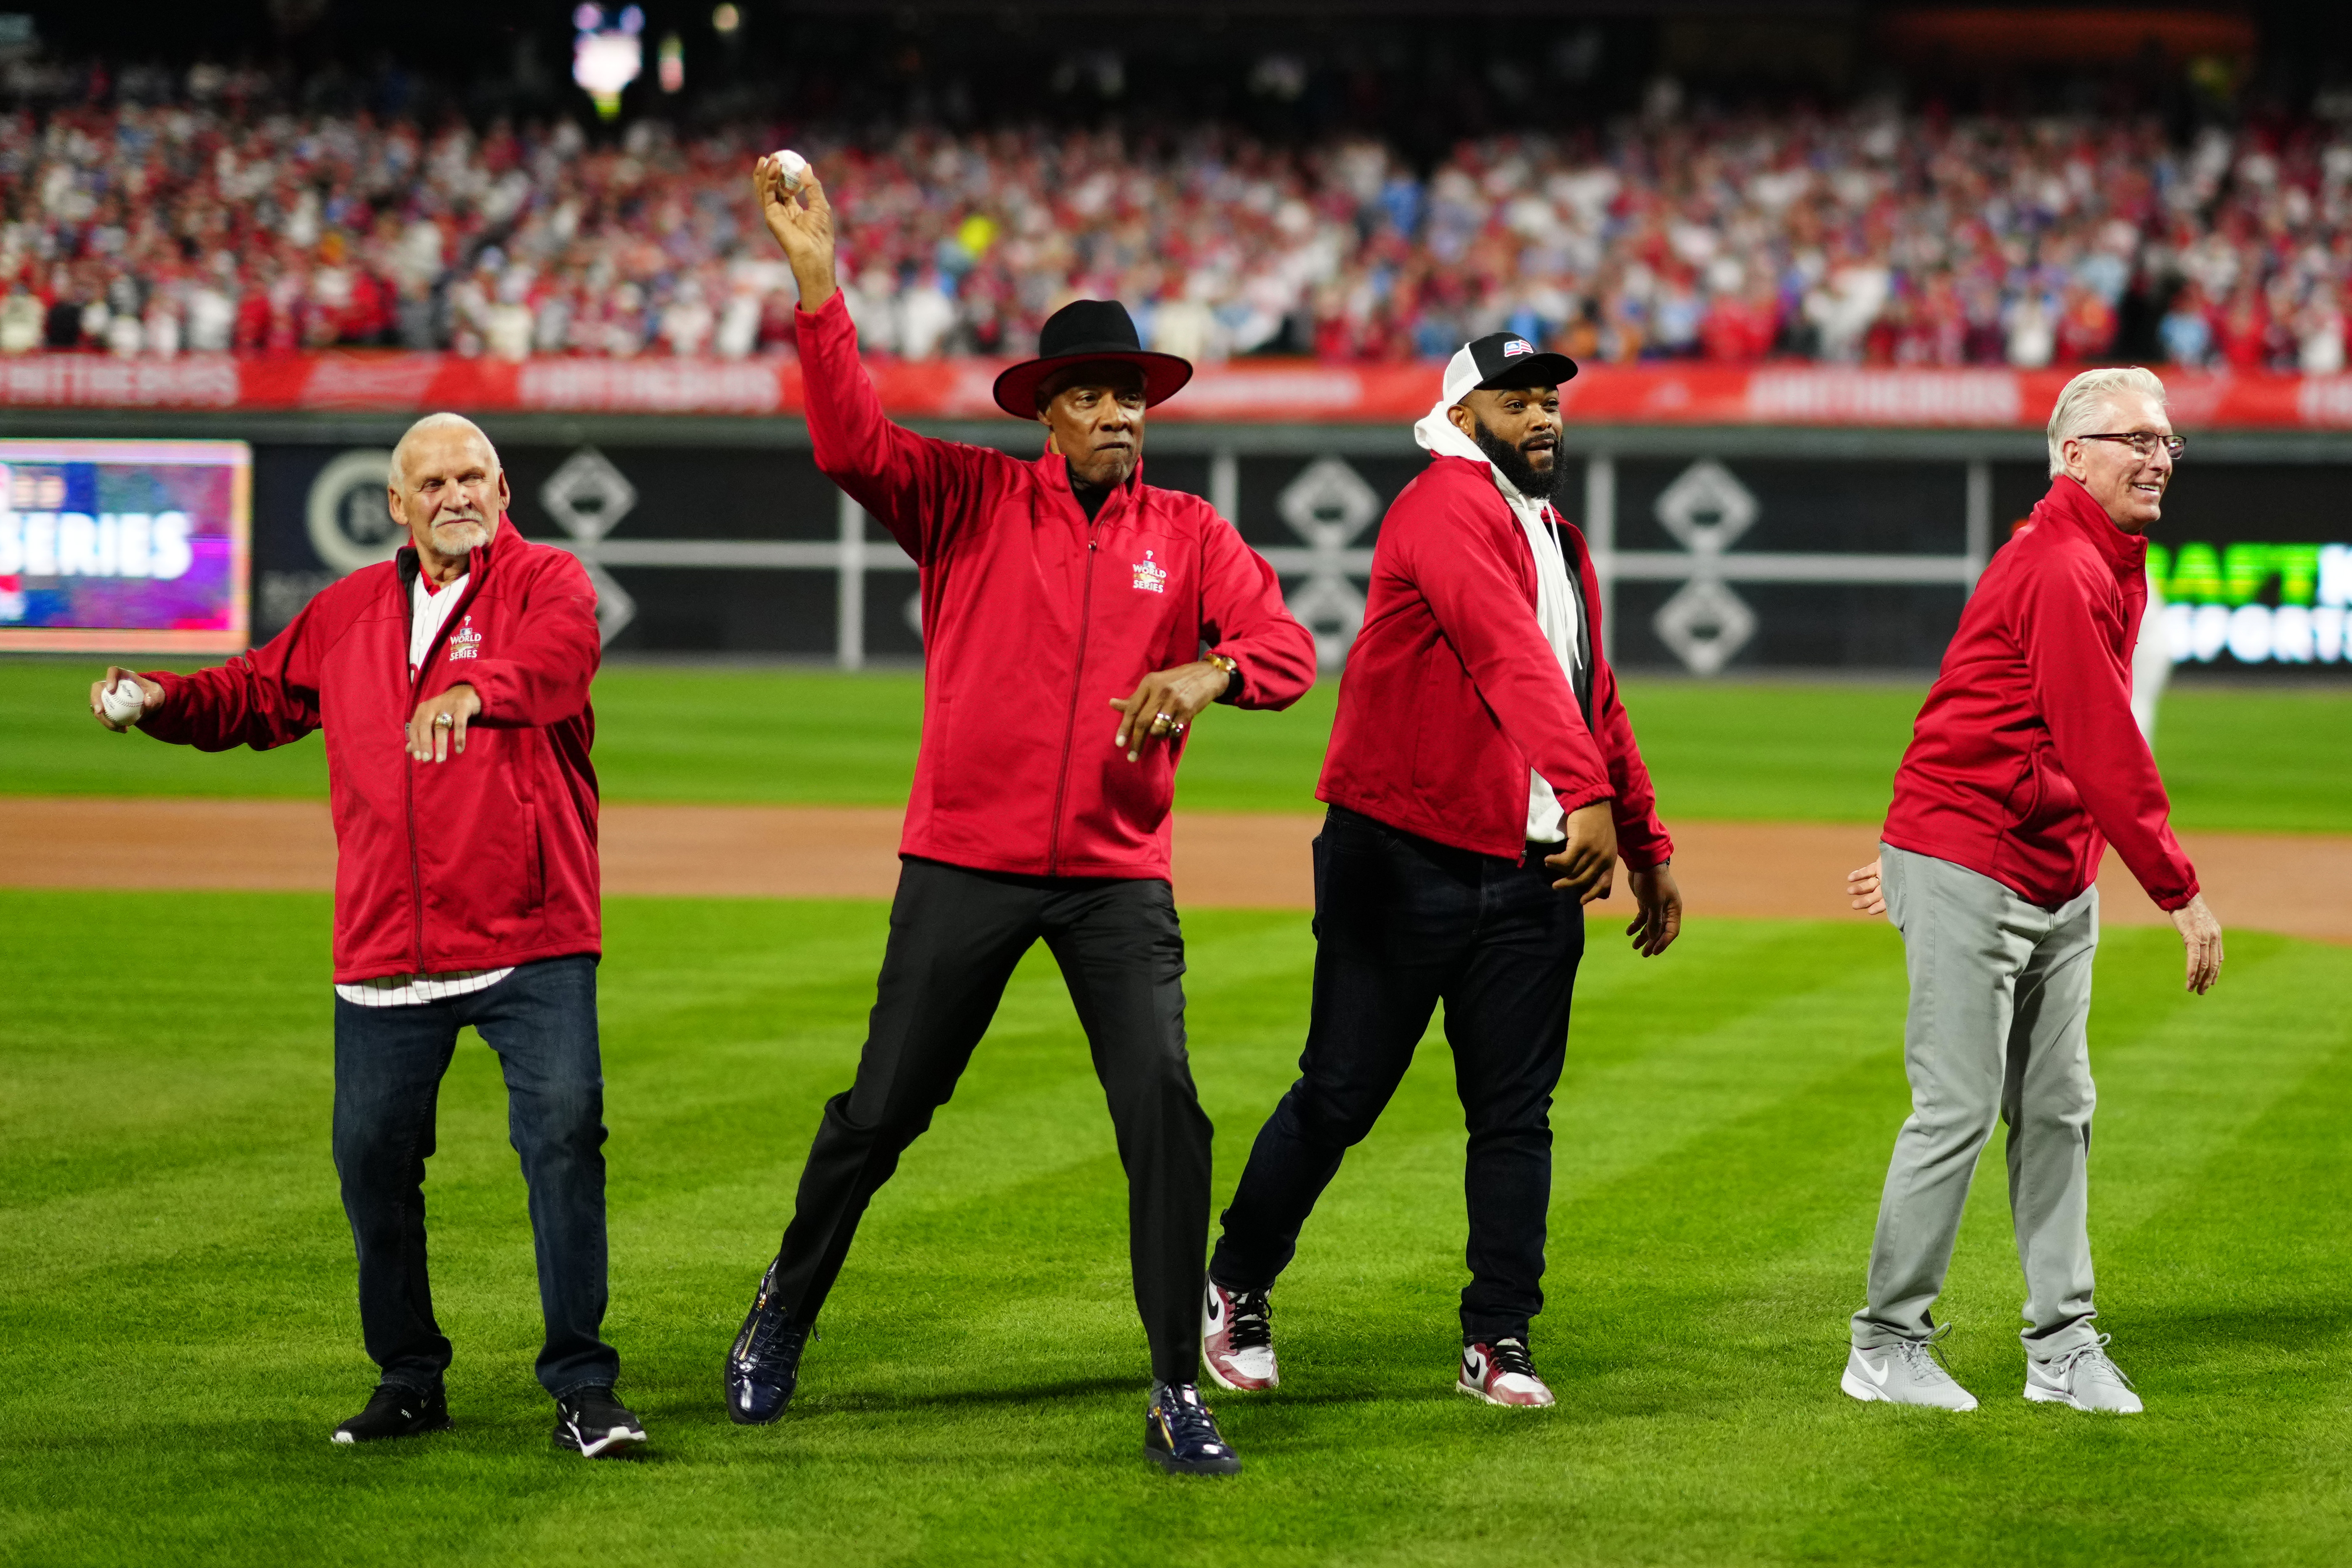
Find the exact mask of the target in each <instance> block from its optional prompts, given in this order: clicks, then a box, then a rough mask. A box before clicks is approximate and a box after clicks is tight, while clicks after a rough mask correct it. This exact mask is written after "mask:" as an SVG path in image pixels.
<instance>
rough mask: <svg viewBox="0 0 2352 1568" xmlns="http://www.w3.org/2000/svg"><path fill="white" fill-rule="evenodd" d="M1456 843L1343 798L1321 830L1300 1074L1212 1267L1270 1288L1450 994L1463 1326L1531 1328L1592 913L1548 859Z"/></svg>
mask: <svg viewBox="0 0 2352 1568" xmlns="http://www.w3.org/2000/svg"><path fill="white" fill-rule="evenodd" d="M1558 848H1559V847H1558V846H1557V845H1541V846H1538V845H1529V846H1528V851H1527V853H1526V854H1525V855H1524V856H1523V857H1522V858H1520V859H1519V860H1517V862H1514V861H1510V860H1505V859H1499V858H1495V857H1492V856H1486V855H1478V854H1474V853H1472V852H1470V851H1468V850H1465V849H1454V848H1449V847H1446V846H1444V845H1442V844H1437V843H1433V842H1432V841H1430V840H1429V839H1426V838H1422V837H1417V836H1415V835H1413V834H1410V833H1403V832H1400V831H1398V830H1397V829H1395V828H1392V827H1389V826H1385V825H1383V824H1381V823H1379V822H1375V821H1374V820H1372V819H1371V818H1370V817H1369V816H1361V815H1360V814H1359V813H1356V812H1352V811H1349V810H1347V809H1346V808H1345V807H1342V806H1336V805H1335V806H1333V807H1332V808H1331V810H1330V814H1329V816H1328V817H1327V818H1326V819H1325V822H1324V826H1323V831H1322V833H1321V834H1320V835H1319V836H1318V837H1317V838H1316V840H1315V932H1316V937H1317V947H1316V952H1315V1000H1314V1014H1313V1017H1312V1020H1311V1021H1310V1022H1309V1024H1308V1026H1307V1049H1306V1052H1305V1054H1304V1055H1302V1056H1301V1057H1300V1058H1298V1071H1299V1077H1298V1081H1297V1083H1294V1084H1292V1085H1291V1086H1290V1090H1289V1092H1288V1093H1286V1094H1285V1095H1284V1096H1283V1097H1282V1101H1281V1103H1280V1104H1278V1105H1276V1107H1275V1110H1274V1114H1273V1115H1272V1116H1270V1117H1268V1118H1267V1119H1266V1123H1265V1127H1264V1128H1263V1129H1262V1130H1261V1131H1259V1133H1258V1135H1257V1142H1255V1144H1254V1145H1252V1147H1251V1149H1250V1157H1249V1163H1248V1165H1247V1166H1246V1167H1245V1168H1244V1170H1243V1172H1242V1179H1241V1185H1240V1187H1239V1188H1238V1189H1237V1190H1236V1191H1235V1192H1234V1201H1233V1206H1232V1207H1230V1208H1228V1209H1227V1210H1225V1213H1224V1216H1223V1218H1224V1234H1223V1237H1220V1238H1219V1240H1218V1242H1217V1251H1216V1256H1215V1257H1214V1258H1212V1259H1211V1260H1210V1264H1209V1273H1210V1275H1211V1276H1212V1277H1213V1279H1216V1280H1217V1281H1218V1283H1220V1284H1222V1285H1224V1286H1227V1287H1228V1288H1232V1289H1252V1290H1263V1289H1267V1288H1268V1287H1270V1286H1272V1285H1273V1283H1274V1281H1275V1279H1276V1277H1277V1276H1279V1275H1280V1274H1281V1272H1282V1271H1283V1269H1285V1268H1287V1267H1289V1264H1290V1259H1291V1258H1292V1256H1293V1254H1294V1253H1295V1252H1296V1251H1297V1245H1298V1232H1299V1228H1300V1227H1301V1226H1304V1225H1305V1224H1306V1223H1307V1215H1309V1214H1310V1213H1312V1212H1313V1210H1314V1207H1315V1200H1316V1199H1317V1198H1318V1197H1320V1196H1321V1195H1322V1193H1323V1189H1324V1188H1325V1187H1326V1186H1328V1184H1330V1181H1331V1178H1332V1177H1333V1176H1334V1175H1336V1174H1338V1173H1339V1161H1340V1159H1341V1157H1342V1156H1343V1155H1345V1154H1346V1152H1348V1150H1349V1149H1350V1148H1352V1147H1354V1146H1355V1145H1356V1144H1357V1143H1360V1142H1362V1141H1363V1139H1364V1137H1365V1135H1366V1134H1367V1133H1369V1132H1370V1131H1371V1130H1372V1123H1373V1122H1374V1121H1376V1120H1378V1119H1379V1117H1380V1114H1381V1110H1382V1109H1383V1108H1384V1107H1386V1106H1387V1104H1388V1102H1389V1098H1390V1096H1391V1095H1393V1094H1394V1093H1395V1092H1396V1088H1397V1085H1398V1084H1399V1083H1401V1082H1402V1081H1403V1079H1404V1074H1405V1068H1408V1067H1409V1066H1411V1065H1412V1053H1413V1048H1414V1047H1415V1046H1417V1045H1418V1044H1420V1041H1421V1037H1422V1035H1423V1032H1424V1031H1425V1030H1426V1029H1427V1028H1428V1027H1429V1016H1430V1014H1431V1013H1432V1011H1433V1010H1434V1009H1435V1007H1436V1005H1437V1004H1438V1003H1439V1002H1440V1001H1441V1000H1442V1001H1444V1004H1445V1038H1446V1041H1447V1043H1448V1044H1450V1045H1451V1046H1452V1047H1454V1088H1455V1090H1456V1091H1457V1092H1458V1093H1459V1094H1460V1095H1461V1097H1462V1108H1463V1111H1464V1117H1465V1122H1466V1123H1467V1126H1468V1129H1469V1135H1470V1142H1469V1154H1468V1160H1467V1166H1466V1170H1465V1174H1464V1183H1463V1184H1464V1187H1465V1192H1466V1195H1467V1197H1468V1200H1469V1210H1470V1242H1469V1247H1468V1251H1467V1261H1468V1263H1469V1266H1470V1283H1469V1286H1468V1287H1467V1288H1466V1289H1464V1291H1463V1292H1462V1336H1463V1342H1464V1343H1465V1344H1467V1343H1470V1342H1486V1343H1492V1342H1494V1341H1496V1340H1497V1339H1502V1338H1507V1337H1510V1336H1514V1335H1516V1336H1519V1337H1521V1338H1524V1337H1525V1336H1526V1334H1527V1331H1528V1320H1529V1319H1531V1318H1533V1317H1534V1316H1535V1315H1536V1314H1537V1313H1538V1312H1539V1311H1541V1310H1543V1269H1544V1228H1545V1222H1546V1214H1547V1211H1548V1210H1549V1207H1550V1205H1551V1121H1550V1113H1551V1091H1552V1090H1553V1089H1555V1088H1556V1087H1558V1085H1559V1072H1560V1063H1561V1058H1563V1056H1564V1055H1565V1053H1566V1050H1567V1045H1568V1010H1569V997H1570V993H1571V992H1572V991H1573V990H1574V988H1575V984H1576V968H1577V964H1578V963H1579V962H1580V960H1581V959H1582V958H1583V956H1584V914H1583V910H1582V908H1581V907H1580V905H1579V904H1578V903H1577V901H1576V900H1575V898H1574V897H1573V896H1572V895H1570V894H1568V893H1561V892H1555V891H1553V890H1552V887H1551V883H1552V881H1553V879H1554V877H1555V875H1556V874H1555V873H1554V872H1553V871H1552V870H1551V869H1550V868H1548V867H1546V866H1545V865H1544V864H1543V860H1542V856H1543V854H1544V853H1546V852H1548V851H1549V852H1553V853H1557V851H1558Z"/></svg>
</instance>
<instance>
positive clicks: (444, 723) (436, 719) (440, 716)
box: [433, 713, 457, 730]
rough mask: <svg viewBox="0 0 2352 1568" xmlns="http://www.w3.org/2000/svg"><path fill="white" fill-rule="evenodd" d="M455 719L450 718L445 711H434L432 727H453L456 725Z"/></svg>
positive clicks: (441, 728)
mask: <svg viewBox="0 0 2352 1568" xmlns="http://www.w3.org/2000/svg"><path fill="white" fill-rule="evenodd" d="M433 727H434V728H435V729H436V730H449V729H455V728H456V727H457V721H456V720H455V719H452V718H451V717H449V715H448V714H446V713H436V714H435V715H433Z"/></svg>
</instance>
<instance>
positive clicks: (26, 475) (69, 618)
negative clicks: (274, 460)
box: [0, 440, 253, 653]
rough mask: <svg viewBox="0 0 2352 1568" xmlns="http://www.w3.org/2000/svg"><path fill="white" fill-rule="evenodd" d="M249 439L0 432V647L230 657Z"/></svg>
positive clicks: (241, 596) (249, 496)
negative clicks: (36, 436)
mask: <svg viewBox="0 0 2352 1568" xmlns="http://www.w3.org/2000/svg"><path fill="white" fill-rule="evenodd" d="M252 506H253V449H252V448H251V447H247V445H246V444H245V443H244V442H242V441H5V440H0V651H9V650H17V649H45V648H46V649H89V650H96V651H108V652H122V653H238V652H242V651H243V650H244V648H245V647H246V637H247V616H246V577H247V574H246V555H247V549H248V547H249V542H250V534H251V527H252Z"/></svg>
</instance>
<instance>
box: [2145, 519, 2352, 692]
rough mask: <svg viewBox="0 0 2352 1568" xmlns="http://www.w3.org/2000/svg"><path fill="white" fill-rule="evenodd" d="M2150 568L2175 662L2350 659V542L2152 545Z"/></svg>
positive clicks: (2166, 639)
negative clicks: (2346, 626)
mask: <svg viewBox="0 0 2352 1568" xmlns="http://www.w3.org/2000/svg"><path fill="white" fill-rule="evenodd" d="M2147 569H2148V574H2149V575H2150V576H2151V577H2153V578H2154V579H2155V581H2156V584H2157V586H2158V588H2159V589H2160V590H2161V591H2162V592H2163V594H2164V597H2165V609H2164V641H2165V646H2166V647H2167V648H2168V649H2169V650H2170V651H2171V654H2172V658H2173V662H2174V663H2176V664H2178V663H2181V662H2184V661H2186V660H2189V659H2195V660H2197V661H2198V662H2199V663H2201V664H2210V663H2211V662H2212V661H2213V660H2214V659H2216V658H2220V657H2221V655H2222V654H2224V653H2227V654H2228V655H2229V656H2230V657H2231V658H2233V659H2236V660H2237V661H2238V662H2239V663H2241V664H2336V663H2338V662H2342V661H2344V659H2345V657H2346V650H2345V646H2344V621H2345V615H2346V612H2347V608H2352V544H2265V543H2259V542H2246V541H2241V542H2236V543H2231V544H2223V545H2218V546H2217V545H2212V544H2201V543H2188V544H2183V545H2181V546H2179V548H2178V549H2168V548H2167V547H2166V546H2164V545H2161V544H2151V545H2149V546H2148V547H2147ZM2270 597H2274V598H2275V600H2276V603H2268V602H2265V601H2266V599H2267V598H2270Z"/></svg>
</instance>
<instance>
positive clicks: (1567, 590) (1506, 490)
mask: <svg viewBox="0 0 2352 1568" xmlns="http://www.w3.org/2000/svg"><path fill="white" fill-rule="evenodd" d="M1449 406H1451V405H1449V404H1447V403H1446V401H1445V400H1444V398H1442V397H1441V398H1440V399H1438V401H1437V402H1436V404H1435V405H1433V406H1432V407H1431V408H1430V411H1429V412H1428V413H1427V414H1425V415H1423V416H1422V418H1421V422H1420V423H1419V424H1417V425H1415V426H1413V427H1412V438H1413V439H1414V440H1415V441H1418V442H1419V443H1420V444H1421V446H1422V448H1423V450H1424V451H1426V452H1428V453H1429V454H1430V455H1431V456H1432V457H1439V458H1467V459H1468V460H1469V461H1471V462H1474V463H1477V464H1479V465H1481V466H1482V467H1484V468H1486V473H1487V476H1488V477H1489V478H1491V479H1493V480H1494V481H1495V488H1496V489H1497V490H1499V491H1501V492H1502V496H1503V500H1505V501H1507V502H1508V503H1509V505H1510V508H1511V515H1512V516H1513V517H1516V518H1517V519H1518V520H1519V529H1520V531H1521V532H1523V533H1525V534H1526V535H1527V536H1528V549H1529V550H1531V551H1533V552H1535V558H1536V624H1537V625H1538V626H1541V627H1542V628H1543V634H1544V637H1545V638H1546V640H1548V641H1549V642H1550V644H1551V651H1552V657H1553V658H1557V659H1559V668H1560V673H1561V674H1563V675H1565V676H1567V677H1568V684H1569V689H1570V690H1571V691H1572V690H1574V689H1576V617H1577V609H1578V605H1580V603H1581V600H1580V598H1579V597H1578V595H1577V593H1576V590H1575V588H1574V587H1573V586H1571V585H1570V583H1569V580H1568V560H1567V558H1566V557H1565V556H1564V555H1562V554H1561V553H1560V542H1559V535H1558V534H1557V533H1555V532H1554V531H1552V528H1551V527H1550V526H1549V516H1550V513H1551V507H1550V506H1549V504H1548V503H1547V502H1544V501H1539V500H1528V498H1527V497H1526V496H1524V495H1521V494H1520V493H1519V489H1518V487H1517V485H1514V484H1513V483H1511V481H1510V480H1509V479H1507V478H1506V477H1505V476H1504V474H1503V471H1502V470H1501V469H1499V468H1496V467H1495V465H1494V464H1493V463H1492V462H1491V461H1489V460H1488V458H1487V457H1486V453H1485V452H1484V451H1482V450H1481V449H1480V448H1479V446H1478V443H1477V442H1475V441H1473V440H1472V439H1471V438H1470V437H1467V436H1465V435H1464V434H1463V433H1462V432H1461V431H1460V430H1458V429H1456V428H1454V421H1453V420H1451V419H1449V418H1447V417H1446V410H1447V408H1448V407H1449ZM1566 837H1568V827H1567V825H1566V822H1565V820H1564V819H1563V818H1562V816H1561V815H1560V809H1559V796H1558V795H1554V794H1553V793H1552V788H1551V785H1549V784H1546V783H1545V782H1544V781H1543V775H1541V774H1540V773H1536V772H1535V771H1534V770H1533V769H1529V770H1528V843H1530V844H1557V843H1559V842H1560V841H1561V840H1563V839H1565V838H1566Z"/></svg>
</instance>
